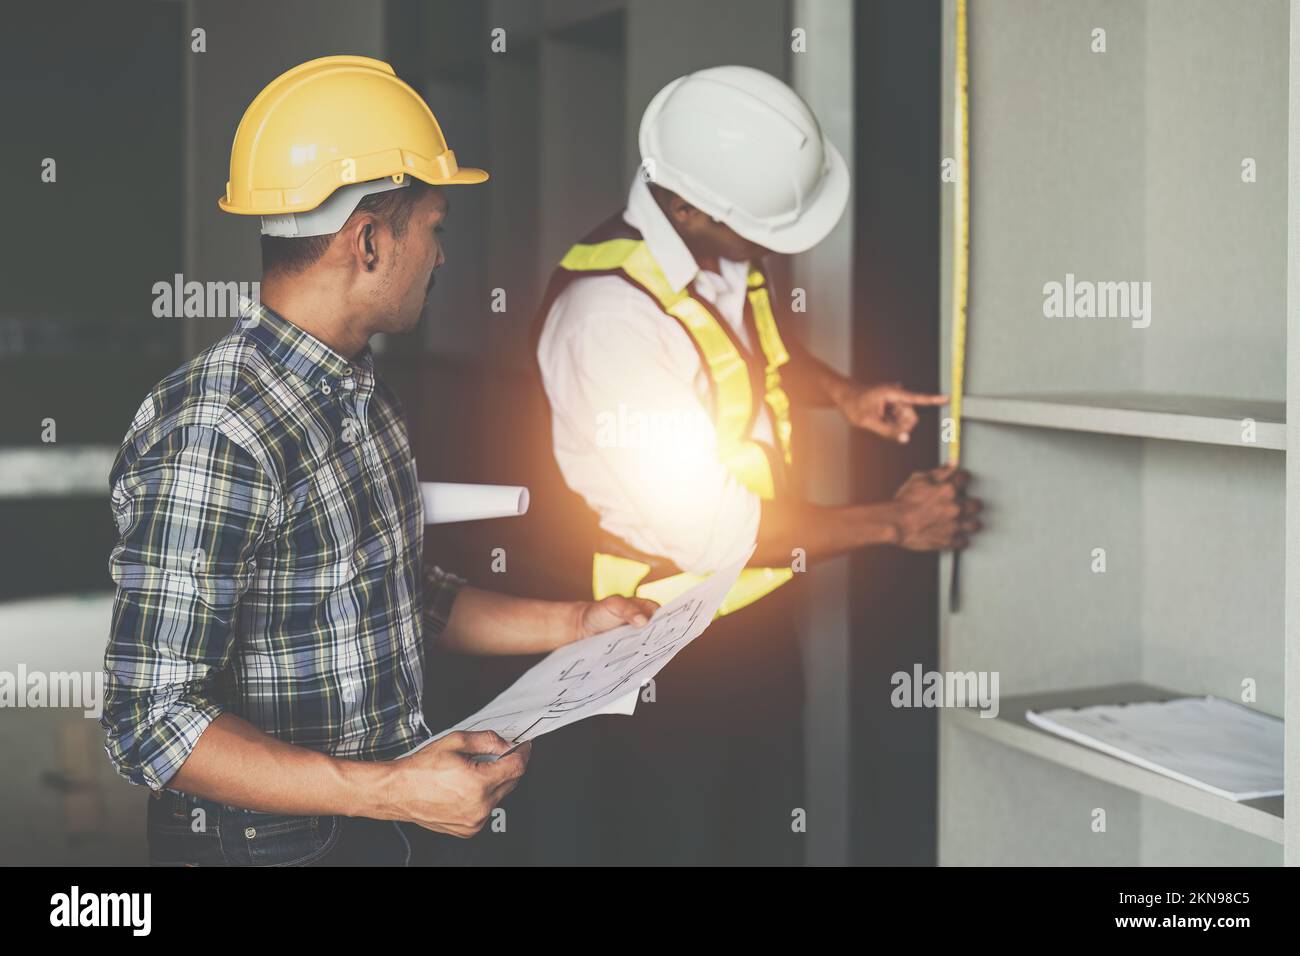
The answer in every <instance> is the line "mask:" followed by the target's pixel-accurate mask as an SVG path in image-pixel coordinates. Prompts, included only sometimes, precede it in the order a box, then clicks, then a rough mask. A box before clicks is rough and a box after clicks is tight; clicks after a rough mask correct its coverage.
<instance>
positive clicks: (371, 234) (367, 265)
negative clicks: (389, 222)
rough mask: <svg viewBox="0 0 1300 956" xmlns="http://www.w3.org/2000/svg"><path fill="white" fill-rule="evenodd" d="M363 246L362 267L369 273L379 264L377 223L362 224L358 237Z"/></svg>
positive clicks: (371, 221)
mask: <svg viewBox="0 0 1300 956" xmlns="http://www.w3.org/2000/svg"><path fill="white" fill-rule="evenodd" d="M357 238H358V240H359V243H360V246H361V265H362V267H363V268H364V269H365V270H366V271H367V272H368V271H370V270H371V269H373V268H374V267H375V265H376V264H377V263H378V262H379V250H378V249H377V248H376V247H375V221H374V220H373V219H371V220H369V221H367V222H365V223H362V225H361V232H360V234H359V235H358V237H357Z"/></svg>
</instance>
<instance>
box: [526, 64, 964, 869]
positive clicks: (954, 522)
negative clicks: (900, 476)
mask: <svg viewBox="0 0 1300 956" xmlns="http://www.w3.org/2000/svg"><path fill="white" fill-rule="evenodd" d="M639 139H640V150H641V156H642V167H641V172H640V174H639V175H638V176H637V178H636V179H635V181H634V182H633V184H632V187H631V191H630V193H629V196H628V200H627V206H626V208H625V209H624V210H623V211H622V212H621V213H619V214H617V215H615V216H613V217H611V218H610V219H609V220H608V221H606V222H605V223H604V224H603V225H601V226H599V227H598V228H597V229H596V230H595V231H594V232H592V233H591V234H589V235H588V236H586V237H584V238H583V239H582V240H581V241H579V242H578V243H577V244H576V245H574V246H573V247H572V248H571V249H569V251H568V253H567V254H566V255H565V256H564V257H563V259H562V260H561V262H560V264H559V267H558V268H557V269H556V270H555V272H554V273H553V275H552V277H551V281H550V283H549V286H548V288H547V292H546V296H545V298H544V300H543V302H542V304H541V307H540V309H539V312H538V318H537V358H538V363H539V366H540V371H541V377H542V382H543V385H544V387H545V392H546V397H547V399H548V401H549V405H550V409H551V424H552V441H553V449H554V454H555V459H556V461H557V463H558V465H559V467H560V471H561V472H562V473H563V476H564V479H565V481H566V482H567V484H568V485H569V487H570V488H571V489H573V490H574V491H576V492H578V493H579V494H580V495H581V496H582V497H583V498H584V499H585V501H586V502H587V504H588V505H589V506H590V507H591V508H592V509H593V510H594V511H595V512H596V513H597V514H598V515H599V523H600V530H599V536H600V538H599V543H598V545H597V546H596V552H595V554H593V555H592V565H591V567H592V582H593V586H594V590H595V595H596V596H597V597H603V596H606V595H611V594H622V595H638V596H641V597H648V598H652V599H654V600H657V601H660V602H663V601H666V600H669V599H671V598H672V597H673V596H674V595H676V594H678V593H680V592H681V591H683V590H684V589H686V588H687V587H689V586H691V584H693V583H694V582H696V581H698V580H699V579H700V576H702V575H705V574H708V573H709V572H711V571H713V570H715V569H717V568H719V567H721V566H723V565H725V564H727V563H729V562H731V561H734V560H735V559H736V558H737V557H739V556H742V555H744V554H745V553H746V552H747V551H748V550H749V549H750V548H751V547H754V546H756V551H755V553H754V556H753V558H752V560H751V562H750V566H749V567H748V568H747V569H746V571H745V572H744V573H743V574H742V577H741V579H740V580H739V581H738V582H737V584H736V586H735V588H734V589H733V590H732V591H731V592H730V593H729V595H728V597H727V601H726V603H725V604H724V606H723V609H722V613H723V614H724V615H726V616H725V617H724V618H723V619H722V620H721V621H719V622H716V623H715V624H714V627H713V629H711V630H710V631H709V632H708V633H707V634H706V635H705V636H704V637H703V638H702V639H701V640H700V641H698V642H696V645H694V646H692V647H690V648H688V649H687V650H686V651H685V652H683V654H682V655H681V656H680V657H679V659H678V660H677V661H674V663H673V666H672V667H670V668H669V669H668V670H667V671H665V673H664V674H663V675H661V677H660V678H659V680H658V686H657V687H656V688H655V692H654V697H655V701H656V702H655V703H654V704H653V705H643V706H641V707H639V708H638V710H637V715H636V718H635V720H634V721H631V722H629V725H627V726H624V725H623V724H620V725H619V726H618V727H617V729H616V732H615V731H611V733H615V734H616V737H615V739H614V740H611V742H610V746H609V748H608V750H609V756H602V757H601V758H600V759H601V760H602V761H603V762H604V763H605V764H606V766H605V768H604V769H605V772H603V773H601V774H600V775H599V776H600V777H601V778H602V785H603V786H604V787H605V790H604V791H603V792H604V793H605V795H606V797H607V803H606V805H605V806H604V807H602V809H601V811H600V812H601V813H605V814H608V813H611V812H613V813H616V814H619V815H618V816H617V817H616V819H615V822H614V824H613V826H612V828H611V835H610V836H609V838H608V839H607V840H606V843H607V845H608V846H609V851H610V859H611V861H612V862H675V863H689V862H704V863H710V862H774V863H781V862H796V861H797V860H798V859H799V854H800V852H801V846H800V845H799V842H798V839H797V837H796V838H793V839H792V838H791V837H792V830H797V827H792V826H791V823H792V814H795V815H797V812H798V809H799V808H801V807H803V806H805V803H804V801H803V799H802V796H801V794H802V781H801V779H800V777H801V768H802V760H801V747H800V740H801V733H802V731H801V728H800V711H801V704H802V695H801V678H800V674H801V667H800V660H799V649H798V647H797V645H796V642H795V628H794V624H793V620H792V611H793V607H792V604H791V601H790V592H791V591H792V589H791V588H788V587H786V588H783V587H782V585H785V584H786V583H787V582H789V581H790V580H791V579H792V578H793V576H794V570H793V568H792V566H791V565H792V560H793V559H796V558H797V556H798V555H804V556H806V558H808V559H815V558H819V557H824V556H827V555H833V554H836V553H840V552H844V551H848V550H850V549H854V548H858V547H861V546H864V545H872V544H895V545H899V546H901V547H904V548H909V549H914V550H939V549H947V548H961V547H963V546H965V544H966V543H967V541H968V536H969V535H971V534H972V533H974V532H975V531H977V530H978V529H979V527H980V522H979V520H978V518H977V517H976V514H977V512H978V511H979V510H980V503H979V501H978V500H976V499H974V498H972V497H969V496H966V495H965V494H964V493H963V488H964V486H965V485H966V483H967V481H968V476H967V475H966V473H964V472H960V471H955V470H952V469H946V468H941V469H935V470H933V471H929V472H922V473H917V474H915V475H913V476H912V477H911V478H909V479H908V481H907V482H906V483H905V484H904V485H903V486H902V488H900V489H899V491H898V493H897V495H896V496H895V497H894V499H893V500H891V501H887V502H882V503H876V504H863V505H852V506H846V507H817V506H814V505H811V504H808V503H805V502H803V501H800V500H799V499H798V498H797V496H795V495H794V494H793V492H792V491H791V489H790V487H789V479H788V476H789V472H790V466H791V464H792V462H793V460H794V455H795V454H796V453H797V452H798V447H797V442H796V441H795V436H794V435H793V434H792V431H793V430H792V427H791V419H790V405H791V402H792V401H794V402H803V403H807V404H812V405H834V406H838V408H839V409H840V410H841V411H842V412H843V414H844V416H845V417H846V418H847V419H848V421H849V422H851V423H852V424H853V425H855V426H858V427H862V428H866V429H868V430H870V431H873V432H875V433H876V434H878V435H880V436H882V437H885V438H888V439H891V440H896V441H907V440H908V437H909V435H910V432H911V430H912V428H913V426H914V425H915V423H916V421H917V412H916V410H915V407H916V406H934V405H940V404H943V403H944V402H945V401H946V398H945V397H944V396H942V395H919V394H914V393H911V392H908V391H906V390H904V389H902V388H900V387H898V386H896V385H879V386H874V387H871V386H863V385H859V384H857V383H856V382H853V381H850V380H848V379H846V378H844V377H843V376H841V375H839V374H837V373H836V372H834V371H833V370H832V369H830V368H829V367H828V366H826V365H825V364H823V363H821V362H820V361H818V360H817V359H815V358H813V357H812V356H811V355H809V354H808V353H807V352H806V351H805V350H804V349H802V348H801V347H800V346H799V345H798V344H797V343H795V342H794V341H792V340H789V339H786V338H783V336H782V331H781V329H780V328H779V326H778V321H777V317H776V314H777V310H778V293H777V292H776V291H775V290H773V288H772V284H771V281H770V279H769V277H768V274H767V272H766V271H765V270H764V268H763V259H764V257H766V256H768V255H770V254H772V253H782V254H788V253H798V252H803V251H805V250H807V249H810V248H812V247H813V246H814V245H816V244H817V243H818V242H820V241H821V240H822V239H823V238H824V237H825V236H826V234H827V233H828V232H829V231H830V230H831V229H832V228H833V227H834V225H835V224H836V222H837V221H838V219H839V218H840V215H841V213H842V212H843V210H844V207H845V205H846V202H847V198H848V194H849V175H848V171H847V168H846V166H845V163H844V160H843V158H842V157H841V156H840V154H839V152H838V151H837V150H836V149H835V147H834V146H833V145H832V144H831V143H829V142H828V141H827V140H826V139H825V138H824V137H823V135H822V133H821V130H820V128H819V126H818V124H817V120H816V118H815V117H814V115H813V114H812V112H811V110H810V109H809V108H808V106H807V105H806V104H805V103H804V102H803V101H802V100H801V99H800V98H799V97H798V95H797V94H795V93H794V91H793V90H791V89H790V88H789V87H787V86H786V85H785V84H784V83H782V82H780V81H779V80H777V79H775V78H774V77H772V76H769V75H768V74H766V73H763V72H761V71H759V70H754V69H750V68H747V67H738V66H726V67H717V68H713V69H708V70H702V71H700V72H698V73H693V74H690V75H688V76H684V77H681V78H679V79H677V80H674V81H673V82H671V83H669V84H668V85H667V86H666V87H664V88H663V89H662V90H661V91H660V92H659V93H658V94H657V95H656V96H655V97H654V99H653V100H652V101H651V103H650V105H649V106H648V107H647V109H646V111H645V114H644V116H643V118H642V121H641V127H640V137H639ZM737 612H739V613H737ZM620 809H621V814H620Z"/></svg>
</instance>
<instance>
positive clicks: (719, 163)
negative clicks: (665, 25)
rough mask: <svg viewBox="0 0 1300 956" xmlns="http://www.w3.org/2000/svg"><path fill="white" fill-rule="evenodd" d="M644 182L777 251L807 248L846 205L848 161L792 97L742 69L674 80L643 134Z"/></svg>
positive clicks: (646, 119) (651, 110)
mask: <svg viewBox="0 0 1300 956" xmlns="http://www.w3.org/2000/svg"><path fill="white" fill-rule="evenodd" d="M639 144H640V148H641V159H642V165H643V168H644V170H645V173H646V175H647V177H648V178H649V179H650V180H651V181H652V182H655V183H658V184H659V185H660V186H663V187H664V188H665V189H670V190H672V191H673V192H675V193H677V194H678V195H679V196H681V197H682V198H683V199H685V200H686V201H687V202H689V203H691V204H692V205H693V206H695V207H696V208H698V209H700V210H702V211H703V212H705V213H707V214H708V215H710V216H712V217H713V218H714V219H718V220H720V221H722V222H724V223H726V224H727V225H728V226H730V227H731V228H732V229H733V230H735V231H736V232H737V233H739V234H740V235H741V236H743V237H744V238H746V239H748V240H749V241H750V242H756V243H758V244H759V245H761V246H764V247H766V248H768V249H771V250H772V251H773V252H782V253H795V252H804V251H805V250H807V249H811V248H812V247H813V246H815V245H817V243H819V242H821V241H822V239H824V238H825V237H826V234H827V233H828V232H830V231H831V229H833V228H834V227H835V223H836V222H838V221H839V218H840V216H841V214H843V212H844V207H845V206H846V205H847V204H848V197H849V171H848V167H847V166H846V165H845V163H844V157H843V156H841V155H840V152H839V150H837V149H836V148H835V147H834V146H833V145H832V144H831V143H830V142H829V141H827V139H826V138H825V137H824V136H823V135H822V131H821V127H820V126H818V124H817V117H815V116H814V115H813V112H812V110H810V109H809V108H808V104H806V103H805V102H804V101H803V100H802V99H800V98H799V95H798V94H797V93H795V91H794V90H792V89H790V87H788V86H786V85H785V84H784V83H782V82H781V81H780V80H778V79H777V78H776V77H774V76H771V75H770V74H767V73H764V72H763V71H762V70H755V69H752V68H750V67H747V66H717V67H713V68H711V69H707V70H700V71H699V72H698V73H690V74H688V75H686V76H683V77H679V78H678V79H675V80H673V81H672V82H671V83H669V84H668V85H667V86H665V87H664V88H663V89H662V90H660V91H659V92H658V93H657V94H655V98H654V99H653V100H651V101H650V105H649V106H647V107H646V111H645V115H644V116H642V117H641V132H640V136H639Z"/></svg>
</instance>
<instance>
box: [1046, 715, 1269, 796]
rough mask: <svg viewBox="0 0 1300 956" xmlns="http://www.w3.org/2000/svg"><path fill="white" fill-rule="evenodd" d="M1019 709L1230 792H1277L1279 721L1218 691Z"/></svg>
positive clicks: (1124, 755)
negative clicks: (1138, 700) (1203, 694)
mask: <svg viewBox="0 0 1300 956" xmlns="http://www.w3.org/2000/svg"><path fill="white" fill-rule="evenodd" d="M1025 717H1026V718H1027V719H1028V720H1029V722H1030V723H1032V724H1034V725H1036V726H1038V727H1041V728H1043V729H1044V730H1047V731H1050V732H1051V733H1054V734H1059V735H1060V736H1062V737H1067V738H1069V739H1070V740H1073V741H1075V742H1076V743H1081V744H1084V745H1086V746H1089V747H1093V748H1095V749H1097V750H1101V751H1104V752H1105V753H1108V754H1110V755H1111V756H1113V757H1119V758H1120V759H1121V760H1127V761H1128V762H1129V763H1134V764H1137V765H1138V766H1140V767H1145V768H1146V769H1148V770H1153V771H1155V772H1156V773H1159V774H1164V775H1165V776H1166V777H1172V778H1173V779H1175V780H1181V781H1182V782H1183V783H1187V784H1191V785H1192V786H1193V787H1199V788H1200V789H1202V790H1208V791H1209V792H1210V793H1214V794H1218V795H1219V796H1221V797H1227V798H1228V799H1229V800H1238V801H1240V800H1255V799H1257V798H1259V797H1275V796H1278V795H1279V794H1281V793H1282V721H1280V720H1278V719H1277V718H1276V717H1270V716H1269V715H1268V714H1261V713H1259V712H1257V711H1253V710H1250V709H1249V708H1247V707H1242V706H1241V705H1239V704H1234V703H1231V702H1229V701H1226V700H1220V699H1219V698H1217V697H1182V698H1179V699H1177V700H1170V701H1163V702H1155V701H1147V702H1143V703H1135V704H1117V705H1105V706H1096V707H1082V708H1079V709H1077V710H1075V709H1072V708H1069V707H1061V708H1057V709H1056V710H1046V711H1042V712H1035V711H1032V710H1031V711H1026V713H1025Z"/></svg>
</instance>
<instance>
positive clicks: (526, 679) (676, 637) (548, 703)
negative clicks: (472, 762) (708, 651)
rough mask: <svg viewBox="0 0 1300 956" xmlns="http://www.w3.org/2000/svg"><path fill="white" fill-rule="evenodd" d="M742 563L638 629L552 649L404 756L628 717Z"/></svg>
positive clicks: (702, 624) (699, 627)
mask: <svg viewBox="0 0 1300 956" xmlns="http://www.w3.org/2000/svg"><path fill="white" fill-rule="evenodd" d="M752 553H753V549H752V548H751V549H750V554H752ZM748 560H749V555H746V556H745V557H744V558H743V559H742V560H740V561H738V562H736V563H735V564H732V565H730V566H728V567H726V568H722V569H720V570H718V571H715V572H714V573H713V574H711V575H709V577H707V578H705V579H704V580H703V581H702V582H700V583H699V584H697V585H696V586H695V587H693V588H691V589H690V590H689V591H687V592H685V593H684V594H681V595H679V596H678V597H677V598H675V599H674V600H672V601H669V602H668V603H667V604H665V605H663V606H662V607H660V608H659V610H657V611H656V612H655V613H654V615H653V616H652V617H651V619H650V622H649V623H648V624H646V625H645V627H634V626H633V625H631V624H627V625H624V626H622V627H618V628H615V629H614V630H612V631H606V632H605V633H603V634H597V635H595V636H593V637H588V638H584V639H583V640H580V641H575V642H574V643H572V644H568V645H565V646H564V647H561V648H559V649H558V650H555V651H552V652H551V653H550V654H548V655H547V656H546V657H544V658H543V659H542V660H541V661H539V662H538V663H537V664H535V665H534V666H533V667H532V668H530V669H529V670H528V671H526V672H525V673H524V675H523V676H522V677H520V678H519V679H518V680H517V681H515V682H514V684H512V685H511V686H510V687H509V688H507V689H506V690H505V691H504V692H503V693H501V694H500V695H499V696H497V698H496V699H495V700H493V701H492V702H491V703H490V704H488V705H487V706H486V707H484V708H483V709H482V710H480V711H478V713H475V714H472V715H471V716H469V717H466V718H465V719H464V720H462V721H461V722H460V723H458V724H456V725H455V726H454V727H449V728H447V729H446V730H444V731H443V732H442V733H440V734H438V735H437V737H434V738H433V739H431V740H428V741H425V742H424V743H422V744H420V745H419V746H418V747H416V748H414V749H413V750H411V751H410V753H415V751H416V750H419V749H421V748H422V747H425V746H427V745H428V744H430V743H433V741H434V740H437V739H438V738H439V737H445V736H446V735H447V734H449V733H451V732H452V731H456V730H494V731H496V732H497V733H498V734H500V735H501V736H502V737H504V738H505V739H506V740H508V741H510V742H511V743H514V744H520V743H524V742H525V741H528V740H532V739H534V738H536V737H539V736H541V735H542V734H547V733H550V732H551V731H554V730H559V729H560V728H561V727H565V726H567V725H569V724H572V723H575V722H576V721H579V720H582V719H583V718H585V717H593V716H595V715H597V714H625V715H630V714H631V713H632V712H633V711H634V710H635V709H636V704H637V699H638V697H639V696H640V692H641V687H642V686H643V685H644V683H645V682H646V681H648V680H649V679H650V678H651V677H653V676H654V675H655V674H657V673H659V671H660V670H662V669H663V668H664V666H665V665H666V664H667V663H668V662H669V661H670V660H672V659H673V657H675V656H676V655H677V653H678V652H679V651H681V649H682V648H684V647H685V646H686V645H687V644H689V643H690V642H691V641H693V640H695V639H696V638H697V637H699V636H700V635H701V634H702V633H704V630H705V628H707V627H708V626H709V623H710V622H711V621H712V620H713V616H714V615H715V614H716V613H717V611H718V608H719V607H720V606H721V605H722V600H723V598H724V597H726V595H727V592H728V591H730V590H731V586H732V585H733V584H735V583H736V578H738V577H739V576H740V572H741V569H743V568H744V566H745V563H746V562H747V561H748ZM662 706H668V705H662Z"/></svg>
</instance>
